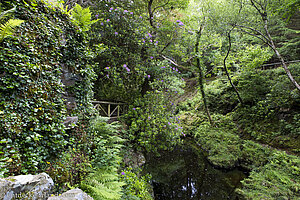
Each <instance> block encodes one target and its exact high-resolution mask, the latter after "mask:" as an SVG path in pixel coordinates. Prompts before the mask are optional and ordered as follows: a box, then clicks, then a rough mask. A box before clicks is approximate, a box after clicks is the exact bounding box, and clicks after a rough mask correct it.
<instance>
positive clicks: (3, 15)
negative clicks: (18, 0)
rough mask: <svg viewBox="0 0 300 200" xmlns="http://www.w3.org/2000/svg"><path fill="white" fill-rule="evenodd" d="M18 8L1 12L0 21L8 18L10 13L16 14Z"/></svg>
mask: <svg viewBox="0 0 300 200" xmlns="http://www.w3.org/2000/svg"><path fill="white" fill-rule="evenodd" d="M16 8H17V7H16V6H15V7H14V8H12V9H9V10H6V11H1V10H0V11H1V13H0V20H1V19H3V18H4V17H7V16H8V15H9V14H10V13H12V12H14V11H15V10H16Z"/></svg>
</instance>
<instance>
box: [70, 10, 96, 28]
mask: <svg viewBox="0 0 300 200" xmlns="http://www.w3.org/2000/svg"><path fill="white" fill-rule="evenodd" d="M71 16H72V19H73V22H74V23H75V24H76V25H78V26H79V27H80V28H81V30H82V31H89V30H90V28H91V25H92V24H94V23H96V22H97V21H98V20H92V13H91V11H90V8H82V7H81V6H80V5H79V4H76V5H75V7H74V8H73V9H72V11H71Z"/></svg>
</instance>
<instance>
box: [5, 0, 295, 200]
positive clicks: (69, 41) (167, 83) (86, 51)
mask: <svg viewBox="0 0 300 200" xmlns="http://www.w3.org/2000/svg"><path fill="white" fill-rule="evenodd" d="M59 2H60V1H57V2H56V4H55V5H52V4H49V3H47V2H46V1H39V0H33V1H29V0H14V1H4V3H3V4H2V5H1V6H2V7H3V9H4V10H10V9H11V10H10V12H12V13H13V14H12V16H5V17H4V18H2V15H1V18H0V23H1V24H0V25H1V29H0V31H1V32H0V33H1V34H3V35H4V36H5V37H3V38H2V39H1V41H0V137H1V138H0V176H1V177H2V176H4V177H7V176H10V175H18V174H29V173H38V172H42V171H46V172H47V173H48V174H50V176H51V177H52V178H53V179H54V182H55V184H56V185H55V189H54V190H55V191H56V192H59V193H61V192H64V191H66V190H67V189H70V188H74V187H80V188H82V189H83V190H84V191H86V192H88V193H89V194H90V195H91V196H93V198H94V199H125V200H126V199H128V200H150V199H153V196H152V195H153V194H152V191H151V185H150V182H151V176H149V175H145V176H142V175H141V169H140V166H141V163H139V164H137V163H134V164H133V163H131V162H128V159H127V161H126V159H124V158H129V160H131V161H132V160H135V159H136V157H137V156H136V155H135V156H134V155H131V152H132V151H137V152H141V153H148V154H156V155H158V152H159V151H161V150H164V151H168V150H171V149H172V148H173V147H174V146H176V145H180V144H182V140H184V139H185V138H186V137H191V138H192V139H193V140H195V141H196V142H197V143H198V144H200V146H201V147H202V149H204V150H205V152H206V153H205V154H206V156H207V158H208V160H209V162H210V163H211V164H213V165H214V166H216V167H219V168H223V169H232V168H235V167H242V168H244V169H245V170H247V171H249V172H250V176H249V177H248V178H246V179H245V180H243V182H242V183H243V186H242V188H240V189H238V190H237V192H238V193H239V194H240V195H241V196H242V197H244V198H246V199H298V198H299V190H300V185H299V182H300V179H299V177H300V176H299V173H300V160H299V153H300V152H299V149H300V139H299V133H300V111H299V110H300V94H299V91H297V90H296V89H295V87H294V86H293V85H292V84H291V82H290V81H289V79H288V78H287V76H286V74H285V72H284V70H283V69H281V68H273V69H267V70H262V69H261V68H262V67H261V65H262V64H263V63H264V62H271V61H270V60H271V59H272V60H274V57H272V53H271V52H270V51H269V50H268V49H267V48H266V46H264V44H262V43H259V42H257V41H256V40H255V39H253V38H251V37H250V36H248V37H245V36H244V35H243V34H241V33H239V32H236V33H234V36H233V37H232V40H233V46H234V47H235V49H234V50H232V52H231V54H232V55H230V56H229V57H228V70H229V75H230V76H229V77H231V78H232V82H233V84H234V85H235V86H236V88H237V90H238V92H239V95H240V97H241V99H242V101H241V102H240V101H239V100H238V98H237V96H236V93H235V91H234V90H233V88H232V86H231V85H230V84H229V81H228V79H227V77H225V76H222V74H224V68H223V66H222V65H223V59H224V58H223V56H224V55H225V54H226V51H227V49H228V45H227V36H228V32H226V31H227V28H228V27H227V26H228V24H227V25H224V24H223V23H221V25H220V26H222V25H224V27H225V28H224V29H222V30H221V29H219V28H220V27H216V26H214V25H215V24H214V25H212V24H209V23H211V22H209V21H208V22H205V20H206V19H214V17H216V16H214V14H215V13H213V12H212V13H210V14H211V15H210V16H209V17H204V18H203V19H201V17H203V16H205V15H206V14H208V13H205V12H204V13H202V14H203V16H202V15H198V14H199V13H200V12H198V11H197V12H195V11H194V10H193V9H190V11H191V12H194V13H193V16H192V17H191V16H190V15H187V16H185V15H184V14H182V13H180V12H181V10H180V9H182V8H186V6H187V5H188V1H186V0H180V1H179V0H177V1H175V0H171V1H163V0H162V1H157V2H156V1H149V2H148V3H150V2H154V5H155V6H156V7H155V6H154V5H153V6H154V7H155V9H154V10H153V12H154V11H155V10H156V11H157V12H158V10H159V13H160V14H159V15H158V14H155V12H154V14H153V13H151V12H150V13H148V12H149V11H151V6H150V10H149V5H150V4H145V1H136V2H133V1H128V2H126V1H115V2H113V1H95V2H94V4H91V5H93V6H92V7H91V9H89V8H83V7H81V6H80V5H78V4H76V5H68V6H71V7H72V6H73V9H72V10H70V8H69V7H68V6H67V5H64V4H63V3H59ZM87 2H89V1H87ZM191 2H192V5H193V3H194V1H191ZM203 2H207V3H208V4H207V5H209V6H215V8H216V10H218V9H221V10H219V11H222V9H223V8H221V7H222V6H221V7H218V6H219V4H217V5H213V4H212V3H213V1H209V0H207V1H203ZM226 2H227V1H225V0H224V1H223V3H226ZM227 3H228V2H227ZM207 5H206V4H205V5H204V4H203V10H202V12H203V11H204V10H205V9H207V7H205V6H207ZM230 5H231V4H230ZM232 5H233V4H232ZM272 5H273V4H272ZM291 5H294V4H291ZM193 7H195V6H193ZM196 7H197V6H196ZM223 7H224V6H223ZM236 8H237V7H235V8H234V9H236ZM230 9H233V8H228V10H230ZM286 10H288V7H287V8H286ZM92 11H93V13H92ZM275 11H276V12H278V10H277V9H275ZM275 11H274V13H273V14H274V15H272V16H275V15H278V13H276V12H275ZM182 12H183V11H182ZM247 12H249V13H251V9H249V10H247ZM2 13H3V11H2V10H1V14H2ZM183 13H184V12H183ZM219 13H221V15H220V16H219V18H220V19H224V20H228V19H227V18H226V17H227V16H225V17H224V16H223V14H224V13H225V11H224V12H223V11H222V12H219ZM232 13H234V12H232ZM249 13H248V14H249ZM288 14H291V13H287V15H288ZM148 15H149V16H148ZM151 15H152V17H150V16H151ZM225 15H228V16H230V13H225ZM247 16H248V15H247ZM249 16H250V14H249ZM251 16H252V17H255V15H254V14H253V13H252V14H251ZM234 17H236V16H234ZM234 17H229V18H230V20H231V19H235V18H234ZM10 18H15V19H19V20H23V21H20V22H22V23H21V24H18V25H20V26H19V27H18V28H17V25H16V27H8V26H7V25H6V24H7V23H5V22H6V21H7V20H9V19H10ZM154 18H157V19H156V20H154ZM219 18H216V20H217V21H218V20H219ZM158 19H159V20H158ZM179 19H182V21H180V20H179ZM198 19H201V20H203V21H202V22H203V23H204V22H205V23H207V27H208V28H207V30H206V29H205V30H202V29H200V30H202V31H203V32H201V31H198V28H199V27H197V23H198ZM274 19H277V20H279V19H280V20H281V18H280V17H278V18H274ZM201 20H200V21H201ZM230 20H229V21H230ZM280 20H279V21H280ZM221 21H222V20H221ZM275 21H276V20H275ZM202 22H201V24H202ZM230 22H231V21H230ZM242 22H243V21H242ZM242 22H241V23H242ZM271 22H272V23H274V21H271ZM280 22H282V21H280ZM205 23H204V24H205ZM228 23H229V22H228ZM2 24H4V25H3V26H2ZM5 25H6V26H5ZM275 25H276V26H275ZM275 25H274V24H271V26H272V27H273V28H274V27H278V26H279V25H280V27H281V28H282V27H283V26H284V23H283V22H282V24H275ZM2 27H6V28H10V29H9V30H10V31H9V33H7V34H6V33H5V31H3V30H4V29H3V28H2ZM195 27H196V28H195ZM200 28H201V27H200ZM202 28H203V29H204V27H202ZM258 28H259V26H258ZM225 29H226V30H225ZM286 32H288V33H285V34H286V35H285V36H286V37H288V36H289V37H290V36H291V35H289V34H296V35H297V32H293V31H291V30H289V31H286ZM200 33H202V34H203V35H201V36H202V38H200V39H201V40H200V41H201V45H200V47H201V52H197V53H193V48H194V43H195V41H196V36H197V35H198V36H199V37H200V35H199V34H200ZM271 33H272V34H274V33H277V32H276V31H274V30H273V29H271ZM224 35H226V37H224ZM278 35H279V33H278ZM278 35H277V36H278ZM275 39H276V41H279V42H280V44H281V49H288V48H294V47H295V49H294V50H293V52H294V53H293V54H291V55H287V53H286V52H287V51H286V50H285V51H283V53H284V52H285V54H284V56H287V57H288V56H289V57H290V58H291V59H296V53H295V52H297V49H296V46H297V44H298V40H297V39H293V40H292V41H291V42H289V41H286V38H280V37H275ZM245 41H246V42H245ZM249 41H251V42H249ZM250 43H251V44H250ZM228 53H229V51H228ZM195 58H201V62H200V61H199V64H200V65H201V66H200V67H199V69H195V66H194V64H195V61H193V60H196V59H195ZM176 59H177V60H179V61H180V62H181V63H176ZM224 63H225V64H226V61H224ZM229 63H230V64H229ZM202 68H203V69H202ZM289 69H290V70H291V73H292V74H293V75H294V77H295V79H296V81H297V82H300V65H299V64H291V65H289ZM199 70H200V71H201V70H204V72H205V73H206V75H207V76H212V77H211V79H210V80H208V81H207V82H206V84H203V86H205V87H204V88H205V90H204V91H202V92H204V93H205V94H206V100H207V107H208V108H209V110H210V112H211V118H212V121H213V122H214V124H213V125H212V124H211V123H209V120H208V117H207V114H206V113H207V112H206V113H205V112H204V110H205V109H204V105H203V102H202V100H203V97H201V96H200V92H198V93H197V92H194V91H195V90H197V89H198V88H197V86H196V85H197V84H194V85H192V86H191V88H188V90H189V91H186V93H184V91H183V88H184V86H185V82H187V83H189V81H190V80H191V79H190V78H194V79H198V78H199V76H198V75H197V73H198V72H199ZM200 74H201V73H200ZM63 76H68V78H69V82H64V81H63V79H64V78H63ZM194 76H196V77H194ZM183 78H185V79H190V80H185V79H183ZM93 93H95V94H93ZM192 94H195V95H194V96H193V95H192ZM93 97H94V98H98V100H109V101H114V102H120V101H121V102H126V103H127V104H128V110H127V111H126V114H124V116H123V117H122V118H121V119H120V121H121V123H115V122H114V123H108V119H106V118H103V117H99V116H98V115H97V114H96V110H94V109H93V107H92V103H91V99H92V98H93ZM70 98H74V99H75V103H74V104H75V105H72V106H71V107H72V108H70V105H68V103H69V102H68V101H69V99H70ZM68 116H77V117H78V121H77V123H76V124H71V125H65V124H64V123H63V122H64V120H65V119H66V118H67V117H68ZM285 151H286V152H285Z"/></svg>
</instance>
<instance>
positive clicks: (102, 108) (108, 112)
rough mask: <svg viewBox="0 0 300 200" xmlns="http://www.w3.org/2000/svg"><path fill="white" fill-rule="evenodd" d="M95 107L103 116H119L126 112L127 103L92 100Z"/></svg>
mask: <svg viewBox="0 0 300 200" xmlns="http://www.w3.org/2000/svg"><path fill="white" fill-rule="evenodd" d="M92 103H93V105H94V108H95V109H96V110H97V111H98V112H99V114H100V115H101V116H104V117H109V118H118V117H120V116H121V115H122V114H124V113H125V111H126V109H127V104H126V103H116V102H108V101H92Z"/></svg>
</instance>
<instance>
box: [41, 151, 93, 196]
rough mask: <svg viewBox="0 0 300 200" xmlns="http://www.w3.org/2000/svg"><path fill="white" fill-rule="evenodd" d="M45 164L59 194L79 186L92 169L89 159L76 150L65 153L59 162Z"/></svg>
mask: <svg viewBox="0 0 300 200" xmlns="http://www.w3.org/2000/svg"><path fill="white" fill-rule="evenodd" d="M45 164H46V165H47V167H46V172H47V173H48V174H49V175H50V177H51V178H52V179H53V181H54V183H55V190H56V191H57V192H62V191H64V190H67V189H68V187H71V186H72V187H74V186H75V187H76V186H78V185H79V184H80V183H81V182H82V181H83V180H85V178H86V176H87V174H88V173H89V172H90V170H91V167H92V165H91V162H90V161H89V157H88V156H87V155H84V154H83V153H82V152H80V150H78V149H75V148H69V150H68V151H65V152H63V153H62V156H61V158H60V159H59V160H57V161H55V162H46V163H45Z"/></svg>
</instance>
